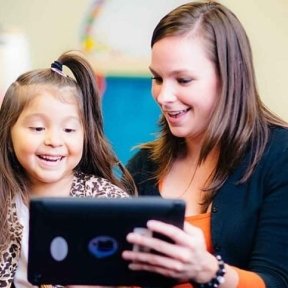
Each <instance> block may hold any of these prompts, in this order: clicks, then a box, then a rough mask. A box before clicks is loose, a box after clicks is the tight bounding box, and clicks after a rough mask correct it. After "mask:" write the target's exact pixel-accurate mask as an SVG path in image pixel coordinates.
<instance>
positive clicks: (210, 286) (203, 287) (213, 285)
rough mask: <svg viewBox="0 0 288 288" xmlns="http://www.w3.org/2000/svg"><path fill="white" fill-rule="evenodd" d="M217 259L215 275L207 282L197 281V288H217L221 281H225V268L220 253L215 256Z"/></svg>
mask: <svg viewBox="0 0 288 288" xmlns="http://www.w3.org/2000/svg"><path fill="white" fill-rule="evenodd" d="M215 257H216V259H217V261H218V270H217V272H216V275H215V277H213V278H212V279H211V280H210V281H209V282H207V283H201V284H200V283H198V284H197V288H218V287H219V286H220V285H221V284H222V283H224V282H225V278H224V275H225V273H226V270H225V263H224V261H223V260H222V257H221V256H220V255H216V256H215Z"/></svg>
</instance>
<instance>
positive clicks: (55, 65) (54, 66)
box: [51, 61, 63, 72]
mask: <svg viewBox="0 0 288 288" xmlns="http://www.w3.org/2000/svg"><path fill="white" fill-rule="evenodd" d="M62 66H63V65H62V63H60V62H59V61H54V62H53V63H52V64H51V68H54V69H57V70H58V71H61V72H62Z"/></svg>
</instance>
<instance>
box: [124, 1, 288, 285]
mask: <svg viewBox="0 0 288 288" xmlns="http://www.w3.org/2000/svg"><path fill="white" fill-rule="evenodd" d="M151 46H152V57H151V65H150V70H151V73H152V74H153V78H152V79H153V82H152V94H153V97H154V99H155V101H156V102H157V103H158V105H159V106H160V109H161V111H162V114H163V115H162V118H161V120H160V125H161V133H160V135H159V137H158V138H157V139H156V140H155V141H153V142H150V143H146V144H144V145H142V146H141V148H142V149H140V151H139V152H138V153H137V154H136V155H135V156H134V157H133V158H132V159H131V160H130V161H129V163H128V169H129V170H130V172H131V173H132V175H133V176H134V180H135V182H136V185H137V188H138V192H139V195H154V196H160V197H164V198H182V199H184V200H185V201H186V205H187V209H186V223H185V225H184V229H183V231H182V230H180V229H178V228H176V227H174V226H171V225H167V224H165V223H162V222H159V221H150V222H148V223H147V226H148V228H149V229H151V230H152V231H154V232H159V233H163V234H164V235H166V236H169V237H171V238H172V240H173V241H174V242H175V244H169V243H166V242H164V241H161V240H157V239H154V238H148V237H145V236H141V235H137V234H135V233H131V234H129V235H128V236H127V239H128V241H129V242H131V243H133V244H138V245H142V246H144V247H146V248H153V249H154V250H156V251H157V252H159V253H160V255H159V253H158V255H155V254H153V253H144V252H135V251H125V252H124V253H123V257H124V258H125V259H126V260H129V261H132V263H131V264H130V268H131V269H134V270H147V271H152V272H156V273H160V274H162V275H165V276H167V277H173V278H175V279H178V280H179V283H182V285H181V287H191V286H192V287H222V288H225V287H229V288H233V287H239V288H243V287H254V288H262V287H281V288H282V287H283V288H284V287H288V261H287V259H288V249H287V247H288V210H287V209H286V205H287V204H286V203H288V177H287V173H288V130H287V123H285V122H284V121H283V120H281V119H279V118H278V117H277V116H275V115H274V114H273V113H272V112H270V111H269V110H268V109H267V108H266V107H265V106H264V105H263V103H262V102H261V100H260V97H259V94H258V92H257V89H256V81H255V75H254V68H253V62H252V53H251V48H250V44H249V39H248V38H247V35H246V33H245V31H244V29H243V27H242V25H241V23H240V22H239V20H238V19H237V17H236V16H235V15H234V14H233V13H232V12H231V11H230V10H229V9H227V8H226V7H224V6H223V5H221V4H219V3H216V2H201V3H200V2H192V3H187V4H184V5H182V6H180V7H178V8H176V9H175V10H174V11H171V12H170V13H168V14H167V15H166V16H165V17H164V18H163V19H162V20H161V21H160V22H159V23H158V25H157V26H156V28H155V30H154V33H153V36H152V41H151Z"/></svg>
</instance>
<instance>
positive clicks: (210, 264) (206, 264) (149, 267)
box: [122, 220, 218, 283]
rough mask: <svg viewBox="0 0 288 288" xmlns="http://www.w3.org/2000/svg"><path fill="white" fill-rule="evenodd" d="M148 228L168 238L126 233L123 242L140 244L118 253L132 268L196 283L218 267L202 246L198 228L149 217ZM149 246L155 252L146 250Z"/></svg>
mask: <svg viewBox="0 0 288 288" xmlns="http://www.w3.org/2000/svg"><path fill="white" fill-rule="evenodd" d="M147 227H148V229H149V230H151V231H153V232H157V233H160V234H163V235H165V236H167V237H169V238H171V240H172V241H174V243H169V242H166V241H163V240H161V239H157V238H151V237H149V236H145V235H140V234H137V233H129V234H128V235H127V241H128V242H130V243H132V244H136V245H139V246H141V247H143V251H146V252H143V251H142V250H141V251H124V252H123V254H122V256H123V258H124V259H125V260H129V261H131V263H130V264H129V268H130V269H132V270H146V271H150V272H156V273H159V274H162V275H164V276H166V277H172V278H174V279H178V280H179V281H181V282H182V281H183V282H185V281H188V280H189V279H190V280H192V279H193V280H194V281H196V282H199V283H205V282H208V281H210V279H211V278H212V277H214V276H215V273H216V271H217V269H218V264H217V260H216V259H215V257H214V256H213V255H212V254H210V253H209V252H208V251H207V249H206V244H205V239H204V235H203V232H202V230H201V229H199V228H197V227H194V226H192V225H190V224H189V223H187V222H185V223H184V230H181V229H179V228H178V227H176V226H174V225H170V224H166V223H164V222H160V221H156V220H150V221H148V223H147ZM147 249H148V250H149V249H153V250H154V251H156V252H159V253H161V255H159V254H155V253H152V252H149V251H148V252H147Z"/></svg>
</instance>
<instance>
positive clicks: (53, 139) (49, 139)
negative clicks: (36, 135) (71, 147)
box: [44, 129, 63, 147]
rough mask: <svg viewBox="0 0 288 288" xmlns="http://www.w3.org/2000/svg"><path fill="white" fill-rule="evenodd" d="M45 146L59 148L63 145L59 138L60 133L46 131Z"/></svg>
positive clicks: (60, 137) (54, 130)
mask: <svg viewBox="0 0 288 288" xmlns="http://www.w3.org/2000/svg"><path fill="white" fill-rule="evenodd" d="M44 143H45V145H48V146H52V147H59V146H62V145H63V139H62V136H61V133H60V131H57V130H56V129H53V130H47V131H46V133H45V140H44Z"/></svg>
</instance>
